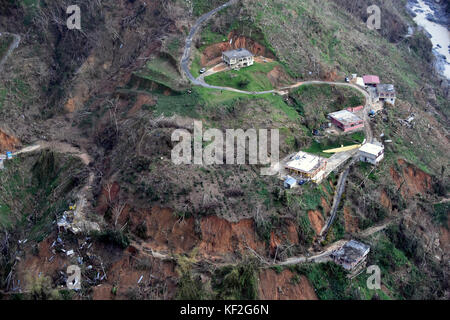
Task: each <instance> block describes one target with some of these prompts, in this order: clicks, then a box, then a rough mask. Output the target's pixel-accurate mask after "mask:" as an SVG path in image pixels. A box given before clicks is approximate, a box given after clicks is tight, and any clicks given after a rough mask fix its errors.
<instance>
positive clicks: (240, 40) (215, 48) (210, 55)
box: [200, 33, 275, 67]
mask: <svg viewBox="0 0 450 320" xmlns="http://www.w3.org/2000/svg"><path fill="white" fill-rule="evenodd" d="M231 39H233V42H232V44H230V40H231ZM238 48H245V49H247V50H249V51H250V52H251V53H253V54H254V55H257V56H264V57H268V58H275V57H274V56H273V54H272V53H271V52H270V51H269V50H267V49H266V48H265V47H264V46H262V45H261V44H259V43H257V42H255V41H253V40H251V39H249V38H246V37H243V36H237V35H235V34H234V33H230V34H229V35H228V41H227V42H220V43H215V44H212V45H210V46H208V47H206V49H205V50H203V52H202V56H201V61H200V62H201V65H202V66H203V67H207V66H213V65H216V64H218V63H219V62H220V61H221V59H222V52H224V51H227V50H233V49H238Z"/></svg>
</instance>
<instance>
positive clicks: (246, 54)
mask: <svg viewBox="0 0 450 320" xmlns="http://www.w3.org/2000/svg"><path fill="white" fill-rule="evenodd" d="M222 59H223V62H225V63H226V64H227V65H228V66H229V67H230V68H232V69H237V68H243V67H248V66H251V65H253V63H254V56H253V54H252V53H251V52H250V51H248V50H247V49H243V48H240V49H236V50H230V51H225V52H223V53H222Z"/></svg>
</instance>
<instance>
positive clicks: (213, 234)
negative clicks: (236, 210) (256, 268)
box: [199, 216, 266, 259]
mask: <svg viewBox="0 0 450 320" xmlns="http://www.w3.org/2000/svg"><path fill="white" fill-rule="evenodd" d="M200 226H201V232H202V242H201V243H200V245H199V249H200V250H199V251H200V253H203V254H204V255H206V256H210V257H211V258H212V259H215V258H220V257H224V256H228V255H230V254H233V253H235V252H248V249H247V246H248V247H250V248H252V249H253V250H255V251H256V252H258V253H261V254H263V255H264V253H265V249H266V245H265V243H264V242H263V241H260V240H259V239H258V236H257V234H256V232H255V229H254V222H253V220H252V219H245V220H241V221H239V222H236V223H232V222H229V221H227V220H225V219H221V218H219V217H217V216H209V217H206V218H203V219H202V220H201V222H200Z"/></svg>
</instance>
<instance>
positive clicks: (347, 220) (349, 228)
mask: <svg viewBox="0 0 450 320" xmlns="http://www.w3.org/2000/svg"><path fill="white" fill-rule="evenodd" d="M344 224H345V231H346V232H349V233H356V232H358V231H359V228H358V218H357V217H356V216H355V215H354V214H353V212H352V209H350V208H349V207H344Z"/></svg>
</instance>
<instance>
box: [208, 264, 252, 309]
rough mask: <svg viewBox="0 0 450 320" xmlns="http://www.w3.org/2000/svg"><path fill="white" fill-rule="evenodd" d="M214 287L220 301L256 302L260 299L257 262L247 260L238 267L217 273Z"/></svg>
mask: <svg viewBox="0 0 450 320" xmlns="http://www.w3.org/2000/svg"><path fill="white" fill-rule="evenodd" d="M212 286H213V289H214V291H215V292H216V293H217V299H219V300H255V299H257V298H258V276H257V264H256V261H255V260H251V259H247V260H244V261H243V262H241V263H240V264H238V265H237V266H226V267H223V268H221V269H218V270H216V271H215V273H214V275H213V281H212Z"/></svg>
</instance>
